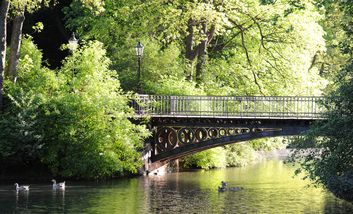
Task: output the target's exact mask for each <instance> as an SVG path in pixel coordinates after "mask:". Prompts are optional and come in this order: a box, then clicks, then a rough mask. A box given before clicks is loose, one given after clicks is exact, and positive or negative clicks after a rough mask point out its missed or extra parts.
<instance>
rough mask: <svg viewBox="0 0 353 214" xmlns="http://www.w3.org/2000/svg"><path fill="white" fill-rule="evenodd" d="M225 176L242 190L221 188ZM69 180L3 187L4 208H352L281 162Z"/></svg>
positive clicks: (167, 210) (339, 210)
mask: <svg viewBox="0 0 353 214" xmlns="http://www.w3.org/2000/svg"><path fill="white" fill-rule="evenodd" d="M221 180H224V181H227V182H228V183H229V186H241V187H244V189H243V190H241V191H236V192H232V191H228V192H221V193H219V192H218V191H217V187H218V186H219V184H220V181H221ZM68 184H70V186H67V187H66V190H65V191H62V190H52V188H51V186H48V185H42V186H41V185H33V186H31V190H30V192H29V193H27V194H26V193H25V194H20V193H19V194H17V195H16V194H15V195H14V191H12V190H11V191H10V190H8V189H7V188H8V186H0V210H1V211H2V212H1V213H13V212H32V213H37V212H41V213H45V212H51V213H171V212H174V213H353V206H352V205H351V204H349V203H347V202H345V201H342V200H339V199H337V198H335V197H334V196H332V194H329V193H327V192H325V191H324V190H322V189H315V188H306V186H307V184H308V183H307V182H304V181H302V180H301V179H299V178H297V177H295V178H293V168H292V167H291V166H287V165H285V164H283V163H282V162H281V161H267V162H263V163H260V164H257V165H255V166H251V167H246V168H231V169H222V170H212V171H197V172H180V173H173V174H167V175H164V176H152V177H140V178H132V179H121V180H115V181H109V182H100V183H94V182H86V183H72V182H71V183H69V182H68Z"/></svg>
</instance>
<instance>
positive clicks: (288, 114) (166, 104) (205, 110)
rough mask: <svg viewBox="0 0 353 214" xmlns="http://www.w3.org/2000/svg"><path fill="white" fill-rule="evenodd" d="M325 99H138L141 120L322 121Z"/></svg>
mask: <svg viewBox="0 0 353 214" xmlns="http://www.w3.org/2000/svg"><path fill="white" fill-rule="evenodd" d="M323 101H324V98H323V97H315V96H310V97H308V96H307V97H304V96H300V97H298V96H295V97H294V96H293V97H290V96H278V97H265V96H263V97H261V96H253V97H245V96H239V97H220V96H219V97H213V96H158V95H138V100H137V101H136V102H134V103H133V107H134V109H135V111H136V114H137V115H139V116H143V115H150V116H152V117H175V118H185V117H186V118H234V119H236V118H239V119H240V118H242V119H301V120H302V119H321V118H322V117H323V112H324V109H323V107H322V106H321V105H319V102H323Z"/></svg>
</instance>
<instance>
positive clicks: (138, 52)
mask: <svg viewBox="0 0 353 214" xmlns="http://www.w3.org/2000/svg"><path fill="white" fill-rule="evenodd" d="M143 49H144V47H143V45H142V44H141V42H138V43H137V45H136V46H135V50H136V56H137V92H138V93H141V58H142V55H143Z"/></svg>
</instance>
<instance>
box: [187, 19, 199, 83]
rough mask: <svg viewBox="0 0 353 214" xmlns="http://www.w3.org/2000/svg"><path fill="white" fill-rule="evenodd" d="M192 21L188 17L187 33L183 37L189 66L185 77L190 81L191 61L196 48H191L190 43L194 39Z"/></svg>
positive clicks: (193, 58)
mask: <svg viewBox="0 0 353 214" xmlns="http://www.w3.org/2000/svg"><path fill="white" fill-rule="evenodd" d="M193 25H194V21H193V20H192V19H189V21H188V35H187V36H186V38H185V58H186V59H187V60H188V64H189V68H188V70H187V71H186V79H187V80H189V81H192V76H193V61H194V60H195V57H196V50H195V49H193V47H192V45H193V44H192V43H193V40H194V29H193Z"/></svg>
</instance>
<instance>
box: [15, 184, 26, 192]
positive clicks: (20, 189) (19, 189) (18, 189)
mask: <svg viewBox="0 0 353 214" xmlns="http://www.w3.org/2000/svg"><path fill="white" fill-rule="evenodd" d="M15 186H16V191H28V190H29V185H28V186H19V185H18V183H15Z"/></svg>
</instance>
